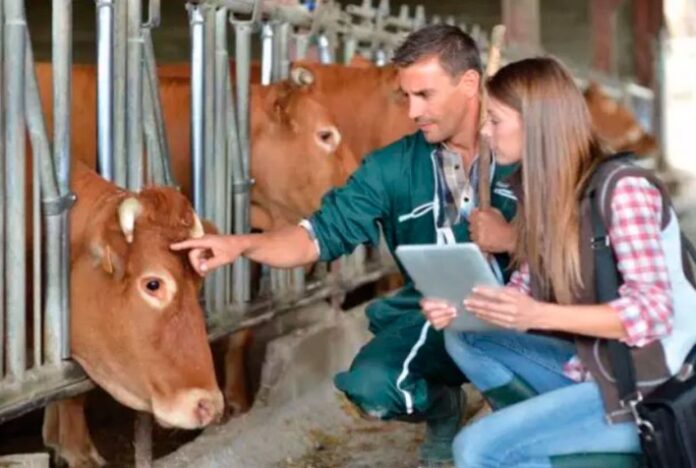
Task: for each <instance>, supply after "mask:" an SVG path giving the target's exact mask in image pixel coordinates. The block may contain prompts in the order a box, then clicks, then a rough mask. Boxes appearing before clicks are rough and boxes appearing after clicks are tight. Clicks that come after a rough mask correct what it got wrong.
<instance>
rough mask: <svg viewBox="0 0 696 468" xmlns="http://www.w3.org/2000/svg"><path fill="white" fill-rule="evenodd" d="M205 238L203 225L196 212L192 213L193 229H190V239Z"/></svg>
mask: <svg viewBox="0 0 696 468" xmlns="http://www.w3.org/2000/svg"><path fill="white" fill-rule="evenodd" d="M203 236H205V230H204V229H203V223H201V219H200V218H199V217H198V215H197V214H196V212H195V211H194V212H193V227H192V228H191V238H192V239H198V238H199V237H203Z"/></svg>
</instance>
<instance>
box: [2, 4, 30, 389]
mask: <svg viewBox="0 0 696 468" xmlns="http://www.w3.org/2000/svg"><path fill="white" fill-rule="evenodd" d="M4 4H5V18H6V22H5V31H4V33H5V36H4V46H5V51H4V55H5V57H4V58H5V63H4V65H5V70H4V71H5V89H4V90H3V91H4V93H5V103H6V104H5V105H6V107H5V115H6V119H7V121H6V127H5V149H6V154H5V204H6V205H5V215H6V217H7V227H8V229H7V236H6V243H5V245H4V246H3V248H5V258H6V259H7V263H6V264H5V281H6V293H5V297H4V298H3V299H4V300H5V301H6V302H5V308H6V311H7V317H6V325H7V333H6V337H5V338H6V341H5V345H6V347H7V349H6V353H7V356H6V358H7V362H6V368H7V374H8V375H9V376H10V377H11V378H17V379H19V378H21V377H22V376H23V374H24V370H25V366H26V351H25V350H26V335H25V331H26V330H25V325H26V319H25V311H26V296H25V278H26V256H25V251H26V229H25V214H26V209H25V208H26V207H25V200H24V190H25V183H24V180H25V179H24V174H25V170H26V167H25V162H26V161H25V151H26V148H25V146H26V141H25V127H24V124H25V117H24V53H25V45H26V31H25V28H26V23H25V19H24V2H23V1H22V0H4Z"/></svg>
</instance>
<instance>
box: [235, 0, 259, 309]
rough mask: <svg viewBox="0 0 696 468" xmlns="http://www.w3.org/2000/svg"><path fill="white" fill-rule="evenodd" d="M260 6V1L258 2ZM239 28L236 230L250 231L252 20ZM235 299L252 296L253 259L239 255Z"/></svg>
mask: <svg viewBox="0 0 696 468" xmlns="http://www.w3.org/2000/svg"><path fill="white" fill-rule="evenodd" d="M255 8H258V3H257V4H255ZM233 24H234V28H235V49H236V50H235V57H236V64H237V68H236V70H237V81H236V85H237V129H238V136H239V143H240V144H239V147H240V155H241V167H242V171H243V172H242V174H241V176H242V177H241V178H240V179H238V180H236V181H235V189H236V190H237V191H238V192H237V193H238V194H239V196H238V197H236V200H235V217H234V232H235V234H245V233H247V232H249V181H250V175H249V157H250V152H251V146H250V135H249V130H250V129H249V96H250V69H251V32H252V28H253V24H252V23H251V22H233ZM232 268H233V276H234V298H235V300H236V301H237V302H238V303H242V302H247V301H249V299H250V296H251V287H250V282H249V280H250V277H249V261H248V260H247V259H246V258H243V257H242V258H239V259H238V260H237V261H236V262H234V265H233V267H232Z"/></svg>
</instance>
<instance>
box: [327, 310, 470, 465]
mask: <svg viewBox="0 0 696 468" xmlns="http://www.w3.org/2000/svg"><path fill="white" fill-rule="evenodd" d="M405 318H406V317H405ZM399 322H401V323H399ZM423 324H424V321H422V320H413V319H411V320H408V321H406V320H404V321H398V322H397V323H395V324H393V325H392V326H390V327H388V328H387V329H386V330H382V331H380V332H379V333H378V334H377V335H376V336H375V337H374V338H373V339H372V341H370V342H369V343H368V344H367V345H365V346H364V347H363V348H362V349H361V350H360V352H359V353H358V355H357V356H356V358H355V360H354V361H353V363H352V365H351V367H350V370H348V371H346V372H341V373H339V374H338V375H336V377H335V379H334V382H335V384H336V387H337V388H338V389H339V390H341V391H342V392H343V393H345V395H346V396H347V397H348V399H349V400H350V401H351V402H352V403H353V404H354V405H355V406H356V407H357V408H358V409H359V412H360V413H362V414H363V415H365V416H367V417H370V418H377V419H381V420H390V419H396V420H400V421H406V422H425V423H426V434H425V440H424V441H423V443H422V445H421V447H420V449H419V457H420V459H421V460H420V462H421V466H442V465H448V464H449V463H450V462H451V461H452V441H453V440H454V437H455V435H456V434H457V432H458V430H459V427H460V421H461V418H462V414H463V412H464V410H465V408H466V402H465V393H464V392H463V391H462V390H461V383H462V382H463V380H464V379H463V376H462V375H461V373H460V372H459V370H458V369H457V368H456V367H455V366H454V364H453V363H452V362H451V360H450V359H449V356H448V355H447V353H446V352H445V348H444V344H443V340H442V333H441V332H436V331H434V330H432V329H430V330H428V331H427V332H426V331H425V329H424V328H423ZM426 379H428V380H426ZM433 380H437V382H438V383H434V382H433ZM440 382H442V383H440Z"/></svg>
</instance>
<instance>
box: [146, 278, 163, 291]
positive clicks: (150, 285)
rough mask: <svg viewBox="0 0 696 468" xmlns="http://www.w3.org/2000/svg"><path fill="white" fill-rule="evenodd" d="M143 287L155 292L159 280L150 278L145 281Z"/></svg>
mask: <svg viewBox="0 0 696 468" xmlns="http://www.w3.org/2000/svg"><path fill="white" fill-rule="evenodd" d="M145 287H146V288H147V289H148V291H152V292H155V291H157V290H159V288H160V282H159V280H150V281H148V282H147V284H146V285H145Z"/></svg>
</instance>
